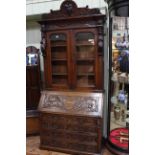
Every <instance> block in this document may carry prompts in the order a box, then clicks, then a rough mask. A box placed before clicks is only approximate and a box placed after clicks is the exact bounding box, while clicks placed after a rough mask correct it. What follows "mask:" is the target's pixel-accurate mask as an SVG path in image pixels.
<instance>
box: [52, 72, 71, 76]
mask: <svg viewBox="0 0 155 155" xmlns="http://www.w3.org/2000/svg"><path fill="white" fill-rule="evenodd" d="M66 75H68V74H67V73H52V76H66Z"/></svg>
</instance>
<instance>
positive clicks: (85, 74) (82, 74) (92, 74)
mask: <svg viewBox="0 0 155 155" xmlns="http://www.w3.org/2000/svg"><path fill="white" fill-rule="evenodd" d="M77 76H95V74H94V73H78V74H77Z"/></svg>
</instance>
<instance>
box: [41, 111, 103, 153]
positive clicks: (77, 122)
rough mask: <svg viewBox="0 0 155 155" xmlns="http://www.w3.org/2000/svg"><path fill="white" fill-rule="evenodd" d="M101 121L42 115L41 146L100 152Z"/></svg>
mask: <svg viewBox="0 0 155 155" xmlns="http://www.w3.org/2000/svg"><path fill="white" fill-rule="evenodd" d="M100 124H101V120H99V119H97V118H86V117H73V116H62V115H55V114H54V115H53V114H44V113H43V114H41V115H40V127H41V130H40V137H41V146H46V147H58V148H63V149H72V150H76V151H84V152H93V153H98V152H100V148H101V139H102V136H101V133H102V130H101V129H102V128H101V126H100Z"/></svg>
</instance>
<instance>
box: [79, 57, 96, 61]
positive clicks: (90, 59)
mask: <svg viewBox="0 0 155 155" xmlns="http://www.w3.org/2000/svg"><path fill="white" fill-rule="evenodd" d="M77 61H95V58H85V59H84V58H77Z"/></svg>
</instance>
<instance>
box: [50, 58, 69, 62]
mask: <svg viewBox="0 0 155 155" xmlns="http://www.w3.org/2000/svg"><path fill="white" fill-rule="evenodd" d="M52 61H67V59H55V58H52Z"/></svg>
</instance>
